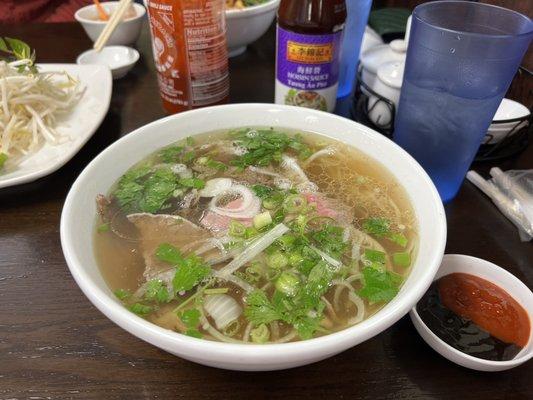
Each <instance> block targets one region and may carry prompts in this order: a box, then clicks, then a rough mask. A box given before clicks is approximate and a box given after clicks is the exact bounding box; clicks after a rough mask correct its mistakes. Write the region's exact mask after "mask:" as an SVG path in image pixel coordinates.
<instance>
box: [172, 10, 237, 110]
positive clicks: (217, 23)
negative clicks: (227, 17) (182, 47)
mask: <svg viewBox="0 0 533 400" xmlns="http://www.w3.org/2000/svg"><path fill="white" fill-rule="evenodd" d="M187 3H188V2H185V5H184V6H183V7H184V9H183V25H184V30H185V37H186V38H187V51H188V58H189V71H190V76H191V88H192V101H193V106H203V105H207V104H212V103H216V102H219V101H221V100H223V99H224V98H226V97H227V96H228V94H229V76H228V55H227V50H226V29H225V21H224V15H223V14H224V8H223V7H222V5H223V3H222V2H221V1H219V0H207V1H205V6H204V7H203V8H194V7H191V8H187ZM191 3H198V2H191Z"/></svg>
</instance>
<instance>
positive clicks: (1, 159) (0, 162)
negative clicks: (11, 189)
mask: <svg viewBox="0 0 533 400" xmlns="http://www.w3.org/2000/svg"><path fill="white" fill-rule="evenodd" d="M8 158H9V157H8V155H7V154H6V153H0V169H2V168H3V167H4V164H5V163H6V161H7V159H8Z"/></svg>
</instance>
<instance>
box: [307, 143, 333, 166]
mask: <svg viewBox="0 0 533 400" xmlns="http://www.w3.org/2000/svg"><path fill="white" fill-rule="evenodd" d="M336 152H337V148H336V147H335V146H333V145H331V146H327V147H324V148H323V149H322V150H319V151H317V152H315V153H314V154H312V155H311V156H310V157H309V158H308V159H307V160H305V162H304V163H303V166H304V168H307V166H308V165H309V164H311V163H312V162H313V161H314V160H316V159H317V158H319V157H323V156H332V155H334V154H335V153H336Z"/></svg>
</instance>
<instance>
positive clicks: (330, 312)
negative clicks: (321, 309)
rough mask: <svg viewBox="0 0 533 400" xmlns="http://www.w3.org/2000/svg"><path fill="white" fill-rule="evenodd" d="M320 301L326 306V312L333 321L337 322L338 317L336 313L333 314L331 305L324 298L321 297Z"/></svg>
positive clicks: (333, 310)
mask: <svg viewBox="0 0 533 400" xmlns="http://www.w3.org/2000/svg"><path fill="white" fill-rule="evenodd" d="M320 299H321V300H322V301H323V302H324V304H325V305H326V310H327V311H328V312H329V314H330V316H331V318H332V319H334V320H335V321H337V322H339V317H338V316H337V313H336V312H335V309H334V308H333V306H332V305H331V303H330V302H329V300H328V299H326V298H325V297H324V296H322V297H321V298H320Z"/></svg>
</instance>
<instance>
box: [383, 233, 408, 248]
mask: <svg viewBox="0 0 533 400" xmlns="http://www.w3.org/2000/svg"><path fill="white" fill-rule="evenodd" d="M387 237H388V239H389V240H391V241H393V242H394V243H396V244H398V245H400V246H402V247H405V246H407V238H406V237H405V235H404V234H403V233H395V232H391V233H390V234H389V235H388V236H387Z"/></svg>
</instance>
